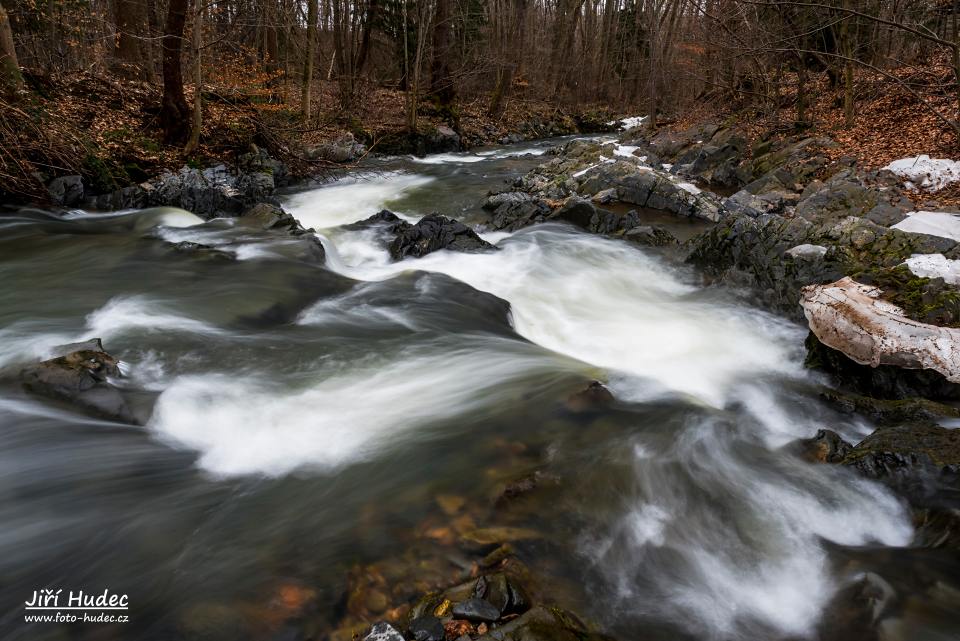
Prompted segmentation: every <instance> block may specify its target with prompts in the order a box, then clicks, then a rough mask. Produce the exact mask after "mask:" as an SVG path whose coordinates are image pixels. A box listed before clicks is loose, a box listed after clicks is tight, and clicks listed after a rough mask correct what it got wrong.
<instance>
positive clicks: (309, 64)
mask: <svg viewBox="0 0 960 641" xmlns="http://www.w3.org/2000/svg"><path fill="white" fill-rule="evenodd" d="M316 57H317V0H308V2H307V54H306V60H304V62H303V93H302V95H301V98H300V105H301V110H302V113H303V119H304V120H307V121H309V120H310V98H311V93H312V91H313V63H314V60H313V59H314V58H316Z"/></svg>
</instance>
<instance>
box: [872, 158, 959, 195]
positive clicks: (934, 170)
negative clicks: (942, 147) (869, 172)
mask: <svg viewBox="0 0 960 641" xmlns="http://www.w3.org/2000/svg"><path fill="white" fill-rule="evenodd" d="M884 169H888V170H890V171H892V172H893V173H894V174H896V175H897V176H900V177H901V178H906V179H907V180H906V182H905V183H904V186H906V187H907V188H908V189H923V190H924V191H939V190H941V189H943V188H944V187H946V186H947V185H949V184H950V183H954V182H957V181H958V180H960V161H957V160H948V159H945V158H931V157H930V156H927V155H926V154H923V155H920V156H917V157H916V158H901V159H900V160H894V161H893V162H892V163H890V164H889V165H887V166H886V167H884Z"/></svg>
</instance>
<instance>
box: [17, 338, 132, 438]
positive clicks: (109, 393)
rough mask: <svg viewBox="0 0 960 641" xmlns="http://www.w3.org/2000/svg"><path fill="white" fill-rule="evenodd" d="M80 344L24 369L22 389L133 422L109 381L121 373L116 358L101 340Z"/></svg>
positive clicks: (120, 395) (98, 413) (118, 392)
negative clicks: (60, 354)
mask: <svg viewBox="0 0 960 641" xmlns="http://www.w3.org/2000/svg"><path fill="white" fill-rule="evenodd" d="M65 347H69V348H70V349H72V348H73V347H78V346H77V345H71V346H65ZM79 347H80V349H77V350H76V351H71V352H69V353H66V354H64V355H62V356H58V357H56V358H52V359H50V360H47V361H43V362H42V363H37V364H35V365H30V366H28V367H26V368H24V369H23V370H22V371H21V373H20V381H21V382H22V383H23V386H24V388H26V389H27V390H28V391H29V392H32V393H34V394H38V395H40V396H46V397H48V398H54V399H57V400H61V401H66V402H67V403H69V404H71V405H74V406H76V407H78V408H80V409H82V410H84V411H86V412H89V413H91V414H94V415H96V416H100V417H103V418H107V419H111V420H116V421H121V422H123V423H135V422H136V419H135V418H134V416H133V413H132V412H131V411H130V408H129V407H128V406H127V402H126V400H125V399H124V397H123V395H122V394H121V393H120V391H119V390H118V389H117V388H116V387H114V386H113V385H112V384H111V383H110V382H109V379H110V378H116V377H119V376H120V368H119V367H118V361H117V359H115V358H113V357H112V356H110V355H109V354H107V353H106V352H105V351H103V346H102V345H101V344H100V339H95V340H94V341H90V342H88V343H86V344H83V345H80V346H79Z"/></svg>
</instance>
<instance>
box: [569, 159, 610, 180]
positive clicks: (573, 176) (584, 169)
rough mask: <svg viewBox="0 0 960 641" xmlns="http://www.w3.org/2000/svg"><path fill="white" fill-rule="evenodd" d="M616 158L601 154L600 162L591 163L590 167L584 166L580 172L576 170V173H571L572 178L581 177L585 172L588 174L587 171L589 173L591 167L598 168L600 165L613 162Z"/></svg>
mask: <svg viewBox="0 0 960 641" xmlns="http://www.w3.org/2000/svg"><path fill="white" fill-rule="evenodd" d="M614 160H615V159H614V158H607V157H606V156H602V155H601V156H600V162H598V163H596V164H594V165H590V166H588V167H584V168H583V169H581V170H580V171H578V172H576V173H574V174H571V176H570V177H571V178H579V177H580V176H583V175H584V174H586V173H587V172H588V171H590V170H591V169H596V168H597V167H599V166H600V165H603V164H606V163H610V162H613V161H614Z"/></svg>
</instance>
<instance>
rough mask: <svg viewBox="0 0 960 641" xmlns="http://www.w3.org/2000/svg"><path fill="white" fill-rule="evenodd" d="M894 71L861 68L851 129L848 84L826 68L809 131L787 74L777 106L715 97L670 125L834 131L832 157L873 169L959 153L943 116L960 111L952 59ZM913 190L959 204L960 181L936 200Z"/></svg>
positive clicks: (760, 133) (815, 83)
mask: <svg viewBox="0 0 960 641" xmlns="http://www.w3.org/2000/svg"><path fill="white" fill-rule="evenodd" d="M888 73H889V75H888V76H884V75H881V74H879V73H875V72H870V71H866V70H857V72H856V74H855V84H854V86H855V110H854V115H855V118H854V124H853V126H852V127H847V126H846V122H845V117H844V109H843V98H844V92H843V87H841V86H838V87H833V86H831V85H830V82H829V79H828V78H827V76H826V74H823V75H821V76H819V77H814V78H812V79H811V85H810V87H809V94H810V96H811V98H812V99H811V101H810V104H809V107H808V116H807V120H808V123H807V124H806V125H805V127H804V128H803V129H799V128H797V127H796V85H795V82H791V81H790V80H791V79H790V78H787V81H788V85H789V86H791V87H792V88H793V89H792V91H785V92H783V94H782V95H781V97H780V101H779V108H778V109H775V110H773V109H764V110H761V109H758V108H756V107H752V106H750V105H743V104H738V103H736V102H731V101H728V100H714V101H709V99H708V100H705V101H702V102H700V103H699V104H697V105H695V106H693V107H691V108H688V109H684V111H683V112H682V113H681V114H678V116H677V118H676V120H675V122H674V123H673V124H672V125H671V126H672V127H673V128H676V129H684V128H687V127H690V126H694V125H697V124H700V123H703V122H718V123H719V122H722V123H724V124H730V125H735V126H736V127H737V128H738V129H739V130H742V131H743V132H744V133H745V134H746V136H747V138H748V141H749V142H750V143H751V144H752V143H753V142H754V141H755V140H757V139H760V138H763V137H770V135H771V134H773V135H774V136H782V137H786V136H790V135H796V134H798V133H806V134H809V135H819V136H829V137H830V138H832V139H833V140H834V141H836V142H837V143H839V144H838V145H837V147H835V148H833V149H829V150H827V151H825V153H826V154H827V155H828V156H833V158H832V159H833V160H839V159H840V158H842V157H854V158H856V159H857V162H858V164H859V165H860V166H862V167H864V168H867V169H879V168H881V167H884V166H885V165H887V164H889V163H890V162H891V161H893V160H897V159H900V158H911V157H915V156H918V155H921V154H927V155H929V156H930V157H932V158H953V159H958V158H960V141H958V140H957V137H956V136H955V134H954V133H953V131H952V130H951V128H950V126H949V125H948V124H947V122H945V121H944V119H947V120H957V117H958V98H957V94H956V93H955V91H954V89H953V86H954V85H953V71H952V69H951V67H950V64H949V61H948V60H947V59H946V58H945V57H942V58H935V59H933V60H930V61H929V62H928V64H925V65H923V66H922V67H919V68H918V67H917V66H905V67H903V68H901V69H894V70H892V71H890V72H888ZM891 78H895V79H896V81H893V80H891ZM931 88H935V90H933V91H931ZM921 92H922V93H921ZM921 98H922V100H921ZM938 113H939V114H940V115H941V116H938V115H937V114H938ZM910 195H911V197H912V198H913V199H914V200H915V201H916V203H917V204H918V205H930V206H941V207H942V206H957V205H960V183H955V184H953V185H950V186H948V187H946V188H944V189H943V190H941V191H939V192H937V196H936V202H931V196H930V194H928V193H924V192H915V193H911V194H910Z"/></svg>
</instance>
